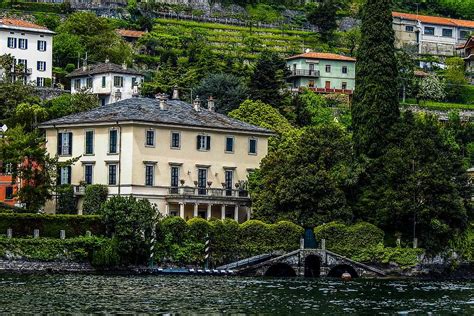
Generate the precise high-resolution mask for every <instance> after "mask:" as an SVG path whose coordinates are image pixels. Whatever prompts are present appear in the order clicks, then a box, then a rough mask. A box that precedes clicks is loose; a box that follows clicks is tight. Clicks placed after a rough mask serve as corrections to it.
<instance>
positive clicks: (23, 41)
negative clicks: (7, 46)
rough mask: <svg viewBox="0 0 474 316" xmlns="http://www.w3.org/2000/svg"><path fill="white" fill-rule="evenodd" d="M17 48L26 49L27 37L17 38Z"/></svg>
mask: <svg viewBox="0 0 474 316" xmlns="http://www.w3.org/2000/svg"><path fill="white" fill-rule="evenodd" d="M18 49H22V50H26V49H28V39H27V38H19V39H18Z"/></svg>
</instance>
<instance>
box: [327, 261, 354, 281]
mask: <svg viewBox="0 0 474 316" xmlns="http://www.w3.org/2000/svg"><path fill="white" fill-rule="evenodd" d="M345 272H347V273H349V274H350V275H351V277H352V278H358V277H359V274H358V273H357V271H356V270H355V269H354V267H352V266H351V265H348V264H339V265H337V266H334V267H332V268H331V270H329V273H328V277H330V278H340V277H341V276H342V274H343V273H345Z"/></svg>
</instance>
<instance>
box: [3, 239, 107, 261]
mask: <svg viewBox="0 0 474 316" xmlns="http://www.w3.org/2000/svg"><path fill="white" fill-rule="evenodd" d="M107 241H108V240H107V239H104V238H99V237H79V238H70V239H64V240H63V239H49V238H38V239H18V238H10V239H7V238H4V237H0V256H1V257H8V258H12V257H13V258H21V259H27V260H39V261H56V260H66V261H79V262H88V261H89V262H90V261H91V259H92V256H93V253H94V251H98V250H99V249H100V248H101V247H102V246H103V245H104V243H107Z"/></svg>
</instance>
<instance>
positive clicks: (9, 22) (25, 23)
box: [0, 18, 48, 30]
mask: <svg viewBox="0 0 474 316" xmlns="http://www.w3.org/2000/svg"><path fill="white" fill-rule="evenodd" d="M0 24H3V25H6V26H16V27H25V28H29V29H40V30H47V29H48V28H47V27H44V26H41V25H38V24H35V23H31V22H28V21H24V20H17V19H8V18H2V19H0Z"/></svg>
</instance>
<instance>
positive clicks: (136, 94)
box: [132, 84, 140, 98]
mask: <svg viewBox="0 0 474 316" xmlns="http://www.w3.org/2000/svg"><path fill="white" fill-rule="evenodd" d="M132 90H133V91H132V97H135V98H138V96H139V95H140V94H139V93H138V85H136V84H134V85H133V88H132Z"/></svg>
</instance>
